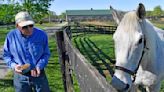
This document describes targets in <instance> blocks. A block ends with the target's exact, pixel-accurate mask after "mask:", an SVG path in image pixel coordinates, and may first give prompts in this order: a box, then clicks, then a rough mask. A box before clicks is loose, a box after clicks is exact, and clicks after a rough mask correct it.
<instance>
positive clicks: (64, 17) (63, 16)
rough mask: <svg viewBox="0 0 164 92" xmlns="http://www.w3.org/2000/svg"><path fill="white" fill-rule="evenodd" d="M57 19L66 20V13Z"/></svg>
mask: <svg viewBox="0 0 164 92" xmlns="http://www.w3.org/2000/svg"><path fill="white" fill-rule="evenodd" d="M59 18H60V19H64V20H65V19H66V13H65V12H63V13H62V14H61V15H59Z"/></svg>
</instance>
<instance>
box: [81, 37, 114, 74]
mask: <svg viewBox="0 0 164 92" xmlns="http://www.w3.org/2000/svg"><path fill="white" fill-rule="evenodd" d="M84 42H85V43H86V44H87V45H88V47H89V48H90V49H91V50H92V52H93V53H94V54H95V55H96V57H97V58H98V59H99V61H102V64H103V65H104V66H105V69H106V70H108V71H109V73H110V75H113V73H114V71H113V69H112V67H111V66H110V65H109V63H107V62H106V59H109V60H110V61H111V60H112V59H111V58H110V57H109V56H107V55H106V54H105V53H104V52H102V51H101V50H100V49H99V48H98V47H97V46H96V45H95V44H94V43H93V42H92V41H91V40H88V38H84ZM93 48H95V49H93Z"/></svg>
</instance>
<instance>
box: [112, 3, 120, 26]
mask: <svg viewBox="0 0 164 92" xmlns="http://www.w3.org/2000/svg"><path fill="white" fill-rule="evenodd" d="M110 11H111V12H112V16H113V19H114V21H115V22H116V23H117V24H119V23H120V22H121V19H122V18H123V13H122V12H120V11H117V10H115V9H113V8H112V6H110Z"/></svg>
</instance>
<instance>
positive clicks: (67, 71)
mask: <svg viewBox="0 0 164 92" xmlns="http://www.w3.org/2000/svg"><path fill="white" fill-rule="evenodd" d="M66 32H68V33H69V32H70V27H66V28H65V29H63V30H61V31H57V32H56V41H57V47H58V53H59V62H60V64H61V71H62V74H63V83H64V88H65V92H74V89H73V81H72V71H74V72H75V75H76V78H77V80H78V83H79V86H80V90H81V92H117V91H116V90H115V89H114V88H113V87H112V86H111V85H110V84H109V83H108V82H107V81H106V79H105V78H104V77H103V76H102V75H101V74H100V73H99V72H98V71H97V69H95V68H94V67H93V66H92V65H91V64H90V63H87V62H88V61H87V59H85V57H84V56H83V55H82V54H81V53H80V52H79V51H78V49H76V48H74V47H73V45H72V43H71V41H70V38H69V37H71V36H70V34H69V35H67V33H66Z"/></svg>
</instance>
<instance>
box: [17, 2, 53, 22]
mask: <svg viewBox="0 0 164 92" xmlns="http://www.w3.org/2000/svg"><path fill="white" fill-rule="evenodd" d="M20 1H21V2H22V5H23V10H25V11H28V12H29V13H30V14H31V15H32V17H33V18H34V20H35V21H36V22H40V21H41V20H42V19H43V18H45V17H46V16H47V15H48V13H49V12H48V8H49V6H50V5H51V2H52V1H54V0H20Z"/></svg>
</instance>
